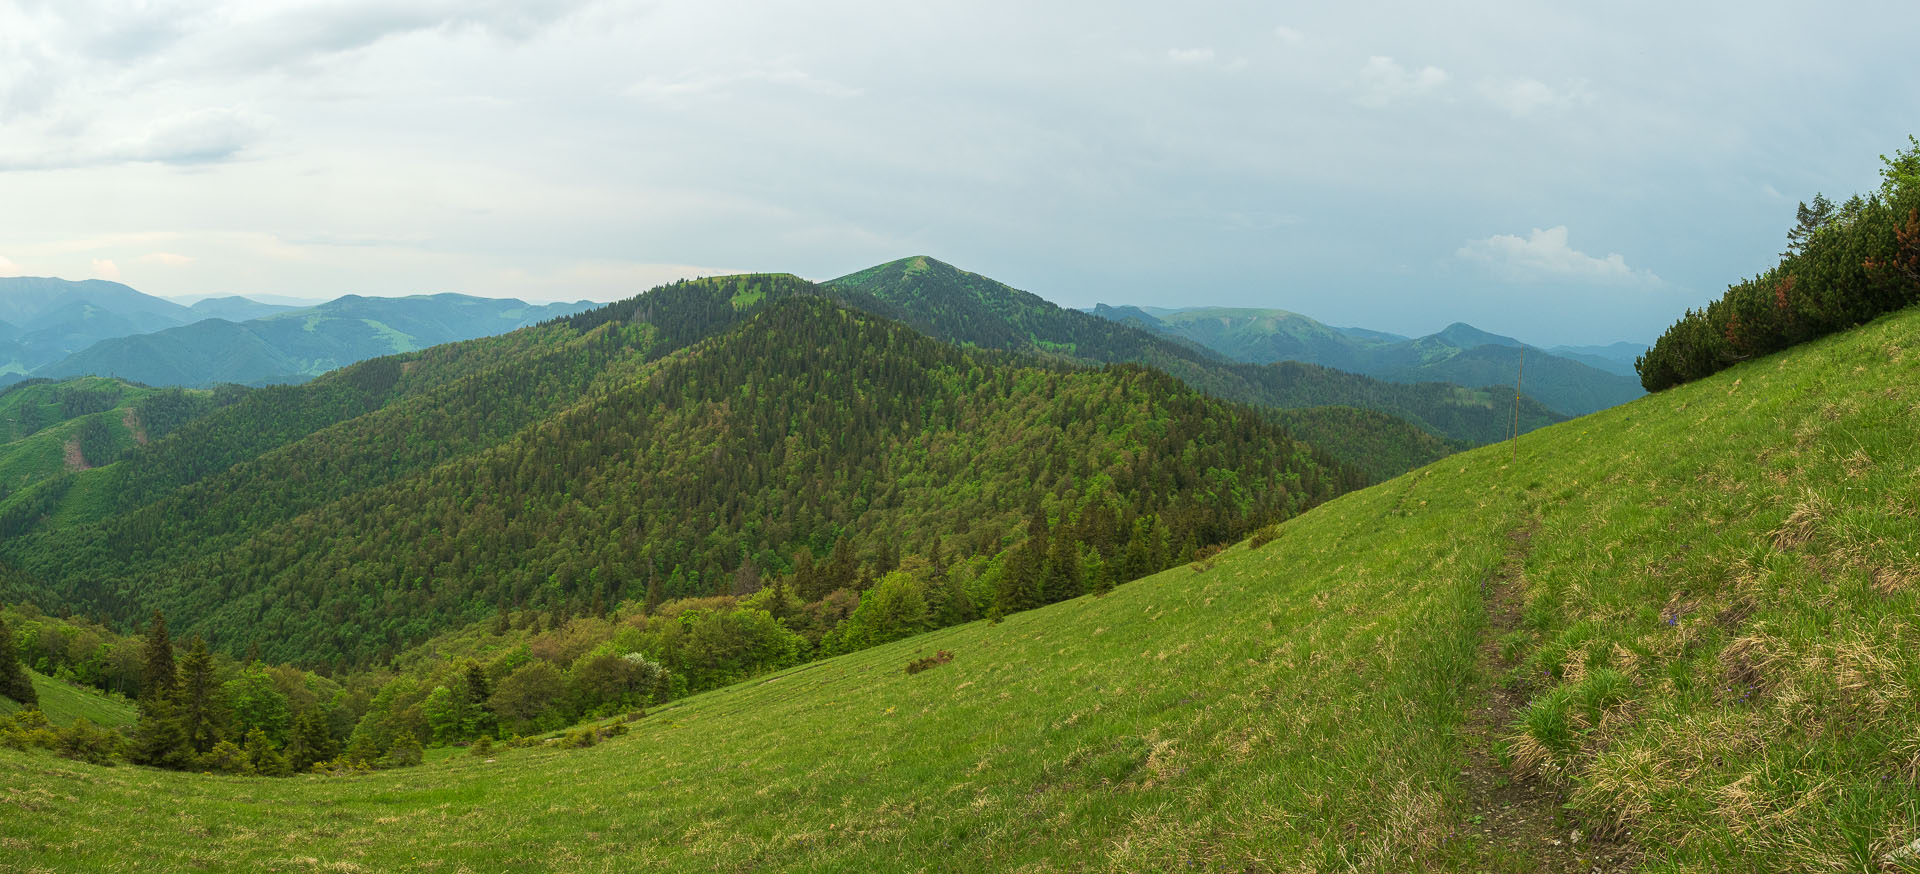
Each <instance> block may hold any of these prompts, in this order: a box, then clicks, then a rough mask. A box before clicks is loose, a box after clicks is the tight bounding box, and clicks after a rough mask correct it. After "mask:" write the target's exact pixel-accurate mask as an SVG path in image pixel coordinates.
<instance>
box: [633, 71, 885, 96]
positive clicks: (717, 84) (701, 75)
mask: <svg viewBox="0 0 1920 874" xmlns="http://www.w3.org/2000/svg"><path fill="white" fill-rule="evenodd" d="M740 85H749V86H750V85H771V86H774V87H776V88H789V89H793V90H797V91H805V92H807V93H809V94H817V95H819V96H821V97H832V98H836V99H841V100H845V99H848V98H853V97H859V96H860V95H862V94H865V93H866V90H865V89H862V88H855V87H852V86H849V85H843V84H841V83H839V82H835V81H833V80H831V79H824V78H821V77H819V76H815V75H813V74H811V73H808V72H806V71H804V70H798V69H794V68H792V67H767V68H761V69H748V70H736V71H732V72H725V73H714V72H708V71H705V70H694V71H690V72H686V73H682V74H680V75H678V76H673V77H669V78H662V77H660V76H648V77H647V78H645V79H642V80H640V81H638V82H635V83H633V84H632V85H629V86H627V95H628V96H630V97H637V98H640V99H642V100H648V101H652V102H656V103H667V102H673V101H676V100H681V99H684V98H689V97H707V96H714V95H724V94H727V93H730V92H731V91H733V90H734V88H735V87H736V86H740Z"/></svg>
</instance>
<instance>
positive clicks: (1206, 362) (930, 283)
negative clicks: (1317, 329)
mask: <svg viewBox="0 0 1920 874" xmlns="http://www.w3.org/2000/svg"><path fill="white" fill-rule="evenodd" d="M826 284H827V286H828V287H829V288H832V289H835V290H837V291H840V292H842V293H845V294H848V295H849V296H850V300H852V301H853V302H854V303H855V304H856V305H859V306H864V307H867V308H869V309H873V310H875V311H877V312H881V313H883V314H886V315H889V316H893V317H895V318H899V319H900V320H901V321H904V322H906V323H907V324H910V325H913V326H914V327H916V328H919V329H920V330H922V331H924V332H926V333H928V334H930V335H932V336H934V337H938V338H941V339H944V340H948V341H951V342H956V343H963V344H973V345H978V346H984V347H987V348H993V349H1008V350H1014V351H1030V352H1035V353H1040V354H1050V355H1057V356H1060V357H1062V358H1065V359H1067V360H1072V361H1081V362H1092V363H1118V362H1131V363H1137V364H1145V365H1147V366H1149V367H1153V368H1156V369H1158V370H1163V371H1165V372H1167V373H1170V374H1172V375H1174V376H1175V377H1178V378H1179V379H1180V380H1181V381H1183V382H1185V383H1187V384H1188V385H1190V386H1192V387H1194V388H1196V389H1198V390H1200V391H1202V392H1205V393H1207V394H1210V395H1213V396H1215V397H1219V398H1224V399H1227V400H1232V401H1238V402H1240V403H1246V404H1253V405H1255V406H1262V407H1272V408H1281V409H1288V408H1304V407H1321V406H1350V407H1356V408H1360V409H1366V410H1373V411H1375V412H1379V413H1385V414H1387V415H1390V416H1396V417H1399V418H1402V419H1405V420H1407V421H1409V422H1412V423H1414V424H1415V425H1418V426H1419V427H1421V428H1425V429H1427V430H1429V431H1430V432H1431V433H1433V434H1435V435H1438V436H1440V437H1442V438H1444V439H1445V440H1446V441H1448V442H1449V443H1451V444H1452V445H1456V446H1457V445H1478V444H1482V443H1488V442H1492V441H1494V440H1499V439H1501V438H1503V437H1505V436H1506V435H1507V433H1508V429H1509V427H1510V421H1511V416H1512V408H1513V390H1512V389H1511V388H1505V389H1502V388H1499V387H1488V388H1484V389H1463V388H1461V387H1460V386H1456V385H1441V384H1438V383H1429V384H1419V385H1403V384H1397V383H1388V382H1384V381H1381V380H1378V379H1373V378H1369V377H1366V376H1358V375H1355V374H1352V373H1345V372H1339V371H1335V370H1332V369H1329V368H1320V367H1313V368H1302V367H1299V366H1295V365H1291V364H1283V365H1279V366H1273V367H1268V366H1262V365H1254V364H1237V363H1233V362H1231V361H1229V360H1227V359H1226V358H1224V357H1223V356H1221V355H1219V354H1218V353H1215V352H1211V351H1208V350H1206V349H1205V348H1203V347H1201V346H1199V345H1197V344H1195V343H1192V342H1189V341H1185V340H1180V339H1176V338H1171V337H1166V336H1162V335H1158V334H1154V333H1151V332H1148V331H1144V330H1140V329H1138V328H1135V327H1132V326H1130V325H1127V324H1121V323H1118V322H1114V321H1110V320H1108V319H1104V318H1101V317H1099V316H1095V315H1091V314H1088V313H1084V312H1080V311H1078V310H1070V309H1064V308H1062V307H1058V306H1055V305H1054V304H1052V303H1050V302H1048V301H1046V300H1045V299H1043V298H1041V297H1039V296H1037V295H1034V294H1031V293H1028V292H1025V291H1020V290H1019V289H1015V288H1012V287H1010V286H1007V285H1005V284H1003V283H1000V282H996V281H994V280H992V279H988V278H986V277H984V276H980V275H978V274H975V273H969V272H967V271H964V270H960V269H959V268H956V267H954V266H952V265H950V264H945V263H943V262H940V261H937V260H935V259H933V258H928V257H925V256H916V257H912V258H903V259H900V260H897V261H892V262H888V263H886V264H881V265H877V266H875V267H870V268H868V269H866V270H862V271H859V272H857V273H853V274H849V275H847V276H843V277H840V278H839V279H834V280H831V281H829V282H828V283H826ZM862 298H867V299H871V300H872V301H873V303H863V302H862ZM1565 418H1566V417H1565V416H1562V415H1559V414H1557V413H1554V412H1552V411H1551V410H1548V409H1546V408H1544V407H1541V406H1540V405H1539V404H1537V403H1535V402H1534V401H1533V400H1531V399H1530V398H1523V399H1522V402H1521V427H1522V429H1523V430H1531V429H1532V428H1536V427H1539V426H1541V425H1545V424H1549V423H1552V422H1557V421H1562V420H1564V419H1565ZM1296 419H1297V417H1296ZM1358 421H1359V420H1356V422H1358ZM1398 431H1399V429H1397V428H1392V429H1389V432H1387V433H1396V432H1398ZM1383 436H1385V435H1384V434H1375V435H1368V437H1369V438H1370V439H1372V438H1380V437H1383ZM1386 440H1387V441H1388V442H1389V443H1390V444H1391V446H1390V448H1388V451H1387V452H1386V454H1385V455H1384V456H1383V455H1380V454H1379V453H1378V452H1370V451H1368V450H1360V451H1347V452H1345V453H1344V454H1343V455H1342V457H1343V458H1346V459H1348V460H1349V462H1350V463H1353V464H1358V465H1363V466H1366V465H1368V464H1369V459H1370V458H1382V457H1405V458H1412V459H1416V460H1417V463H1424V462H1426V461H1431V460H1433V459H1434V458H1437V457H1439V455H1442V454H1445V452H1444V450H1441V449H1439V448H1438V447H1439V446H1440V445H1441V444H1436V443H1434V442H1433V441H1425V440H1421V439H1418V438H1414V439H1412V440H1411V441H1409V440H1406V439H1400V438H1397V437H1386ZM1363 442H1364V441H1363ZM1375 442H1376V443H1377V441H1375ZM1323 445H1324V446H1325V448H1327V449H1328V450H1329V451H1333V452H1341V450H1342V448H1343V447H1341V446H1339V445H1337V444H1334V443H1327V444H1323ZM1377 448H1386V447H1377ZM1372 467H1373V468H1374V469H1375V470H1378V471H1381V472H1383V473H1386V474H1395V473H1399V472H1400V471H1403V470H1406V469H1407V468H1405V467H1397V468H1396V467H1392V466H1390V465H1372Z"/></svg>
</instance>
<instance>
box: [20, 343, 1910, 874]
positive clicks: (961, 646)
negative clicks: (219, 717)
mask: <svg viewBox="0 0 1920 874" xmlns="http://www.w3.org/2000/svg"><path fill="white" fill-rule="evenodd" d="M1917 436H1920V312H1913V311H1909V312H1904V313H1899V314H1895V315H1893V316H1890V317H1887V318H1883V319H1880V320H1879V321H1876V322H1874V323H1872V324H1870V325H1868V326H1866V327H1863V328H1861V329H1858V330H1855V331H1853V332H1850V333H1847V334H1844V335H1836V336H1833V337H1829V338H1826V339H1824V340H1820V341H1816V342H1813V343H1809V344H1806V345H1803V346H1801V347H1798V348H1796V349H1794V350H1792V351H1790V352H1788V353H1785V354H1782V355H1777V356H1773V357H1769V358H1764V359H1760V360H1756V361H1752V362H1748V363H1745V364H1742V365H1740V366H1737V367H1735V368H1732V369H1730V370H1727V371H1725V372H1723V373H1720V374H1718V375H1715V376H1713V377H1711V378H1708V379H1704V380H1701V381H1699V382H1696V383H1692V384H1688V385H1685V386H1682V387H1679V388H1675V389H1672V390H1669V391H1666V392H1663V393H1660V394H1658V395H1654V396H1651V397H1647V398H1644V399H1641V400H1639V401H1636V402H1633V403H1630V404H1627V405H1625V406H1621V407H1617V408H1614V409H1611V410H1607V411H1603V412H1601V413H1597V414H1594V415H1591V416H1587V417H1584V418H1581V419H1577V420H1573V421H1570V422H1567V423H1564V424H1560V425H1556V426H1552V427H1549V428H1546V429H1543V430H1541V431H1537V432H1533V433H1530V434H1527V435H1524V436H1523V437H1522V438H1521V439H1520V440H1519V442H1518V443H1517V444H1515V445H1498V446H1490V447H1485V448H1482V449H1479V450H1475V451H1472V452H1468V453H1464V454H1461V455H1456V456H1452V457H1449V458H1446V459H1443V460H1441V461H1439V462H1436V463H1434V464H1431V465H1429V466H1427V467H1425V468H1422V469H1420V470H1417V471H1414V472H1412V473H1410V474H1407V475H1404V476H1401V477H1399V478H1397V479H1394V480H1391V481H1389V482H1386V483H1383V484H1381V485H1379V486H1375V487H1373V488H1370V489H1366V490H1363V491H1359V492H1355V493H1352V494H1349V495H1347V496H1345V497H1342V498H1339V499H1337V500H1334V501H1332V502H1330V503H1327V504H1325V505H1323V506H1321V507H1319V508H1317V509H1314V510H1312V511H1310V512H1308V513H1306V514H1304V515H1302V516H1299V517H1297V518H1295V519H1292V520H1290V521H1288V522H1285V523H1282V524H1280V525H1278V526H1275V527H1273V528H1271V529H1268V530H1265V531H1262V532H1261V533H1260V534H1258V535H1256V537H1254V538H1253V539H1252V540H1250V541H1248V542H1245V543H1241V544H1239V545H1236V546H1234V547H1231V548H1229V549H1228V550H1226V551H1225V552H1223V553H1221V554H1219V555H1217V556H1215V557H1213V558H1211V559H1207V560H1203V561H1201V562H1197V563H1195V564H1194V565H1191V566H1181V567H1176V568H1174V569H1172V570H1168V571H1165V572H1163V573H1160V574H1158V575H1155V576H1152V577H1148V578H1146V579H1142V580H1138V581H1135V582H1132V583H1129V584H1126V585H1123V586H1121V587H1119V588H1118V589H1117V590H1115V591H1114V592H1113V593H1111V594H1110V595H1107V596H1105V597H1099V598H1096V597H1083V598H1079V599H1076V600H1072V601H1067V602H1063V603H1059V604H1055V605H1053V606H1050V607H1046V608H1042V609H1038V610H1032V611H1028V612H1023V613H1017V614H1014V615H1012V616H1009V617H1008V618H1007V619H1006V620H1005V621H1004V622H1000V623H998V624H991V623H986V622H977V623H973V624H970V625H965V626H960V627H957V628H950V629H945V630H942V631H938V632H934V633H930V634H926V635H922V636H919V637H915V638H911V639H908V640H905V641H901V642H898V643H894V644H890V645H887V646H882V647H878V648H874V649H870V650H866V651H863V652H859V653H855V654H852V655H848V656H842V657H838V658H834V659H830V660H827V661H824V662H818V663H814V664H810V665H805V666H802V667H799V668H795V669H791V670H788V671H785V672H782V673H779V674H775V675H769V676H763V677H759V678H756V679H754V680H751V681H748V682H745V683H742V684H739V685H735V686H731V687H728V688H724V689H720V690H717V691H713V692H709V693H705V694H702V695H698V696H694V697H691V698H687V699H683V700H681V701H677V702H673V703H672V704H670V705H667V706H663V707H659V708H656V709H654V710H652V711H650V712H649V713H648V714H647V715H646V716H645V717H644V718H641V719H638V720H636V721H633V722H631V723H629V724H628V728H629V729H630V731H629V732H628V733H627V734H625V735H622V736H619V737H614V738H611V739H608V740H606V741H603V742H601V743H599V744H598V745H595V746H591V747H587V748H581V749H560V748H558V745H557V744H554V745H536V746H533V747H528V748H519V749H505V748H498V749H496V751H495V753H494V754H493V755H492V756H491V757H489V758H480V757H474V756H469V755H465V754H464V753H460V754H453V755H446V754H441V755H435V756H430V757H429V762H428V763H427V764H426V765H423V766H421V767H418V768H412V769H404V770H397V771H388V772H379V773H373V774H366V775H358V776H346V777H320V776H306V777H296V778H289V779H279V780H272V779H248V778H238V777H231V778H230V777H214V776H203V775H192V774H182V773H173V772H164V771H156V770H150V769H144V768H137V767H129V766H118V767H96V766H90V765H84V764H78V763H75V762H70V761H66V760H63V759H59V758H56V757H54V756H52V755H51V754H47V753H41V752H17V751H11V750H0V854H3V855H0V859H4V860H5V864H6V865H7V866H10V869H11V870H19V871H26V872H32V871H60V872H66V871H129V870H180V871H195V870H236V871H238V870H257V871H369V872H373V871H445V872H460V871H474V872H487V871H570V872H571V871H582V872H586V871H607V872H613V871H620V872H625V871H637V870H688V871H761V870H795V871H863V872H864V871H882V872H886V871H902V872H907V871H1027V872H1045V871H1115V872H1119V871H1234V872H1242V871H1329V872H1331V871H1381V872H1386V871H1417V870H1441V871H1463V872H1466V871H1488V872H1537V871H1562V870H1565V871H1572V870H1579V871H1585V870H1590V869H1592V868H1593V867H1596V866H1598V867H1601V868H1602V869H1603V870H1617V869H1639V870H1648V871H1780V872H1788V871H1813V870H1850V871H1873V870H1898V869H1899V868H1900V866H1902V865H1907V866H1908V867H1909V868H1910V869H1911V870H1920V866H1916V865H1914V864H1913V863H1912V862H1905V861H1901V858H1902V857H1901V856H1899V855H1898V854H1897V852H1896V851H1897V850H1898V849H1899V848H1902V847H1905V846H1906V845H1907V844H1908V843H1909V842H1912V841H1913V840H1914V839H1915V838H1916V837H1920V627H1916V624H1915V622H1914V616H1915V610H1914V608H1915V593H1916V590H1917V589H1920V558H1916V556H1920V533H1917V532H1920V441H1917V440H1916V437H1917ZM1503 593H1505V595H1504V596H1506V597H1510V598H1512V599H1513V604H1512V606H1513V609H1514V610H1516V611H1517V621H1516V622H1514V623H1512V624H1511V625H1510V627H1508V626H1506V625H1500V624H1496V623H1495V622H1494V621H1493V619H1491V618H1490V617H1491V616H1492V615H1493V614H1494V612H1495V604H1496V602H1497V601H1498V599H1499V598H1500V597H1503ZM939 651H946V652H948V653H950V654H951V656H952V659H951V661H950V662H947V663H945V664H941V665H938V666H936V667H933V668H931V669H929V670H925V671H922V672H919V673H915V674H908V673H907V672H906V671H905V670H904V668H905V666H906V665H907V663H908V662H909V661H911V660H914V659H916V658H921V657H925V656H929V655H932V654H934V653H936V652H939ZM1503 696H1505V697H1509V698H1511V700H1515V701H1518V702H1519V705H1518V706H1517V707H1515V708H1513V709H1512V710H1511V713H1510V715H1511V718H1507V717H1506V716H1504V715H1503V716H1502V718H1501V719H1500V720H1498V721H1496V722H1495V723H1494V724H1491V725H1488V724H1483V723H1482V721H1480V720H1476V719H1475V718H1474V714H1475V713H1476V712H1485V710H1486V707H1487V702H1489V701H1495V700H1502V698H1503ZM1498 712H1500V713H1502V714H1506V713H1508V711H1498ZM1488 762H1491V763H1494V765H1493V767H1495V768H1496V769H1497V773H1496V774H1495V775H1494V776H1493V777H1492V778H1491V781H1489V780H1487V779H1482V778H1483V777H1484V776H1485V775H1484V774H1482V773H1481V771H1482V770H1483V769H1484V767H1485V763H1488ZM1515 787H1525V788H1526V789H1527V790H1528V791H1529V792H1531V793H1533V794H1532V795H1530V796H1528V797H1529V798H1531V799H1532V800H1531V801H1528V802H1526V803H1525V804H1523V805H1522V809H1518V810H1516V809H1515V807H1514V805H1515V804H1516V803H1518V802H1514V801H1512V799H1514V798H1516V797H1519V796H1518V795H1517V794H1516V792H1515V791H1514V789H1515ZM1542 799H1545V802H1543V801H1542ZM1522 820H1525V827H1524V828H1522V827H1519V825H1517V824H1518V823H1520V822H1521V821H1522ZM1889 854H1894V855H1892V856H1890V855H1889Z"/></svg>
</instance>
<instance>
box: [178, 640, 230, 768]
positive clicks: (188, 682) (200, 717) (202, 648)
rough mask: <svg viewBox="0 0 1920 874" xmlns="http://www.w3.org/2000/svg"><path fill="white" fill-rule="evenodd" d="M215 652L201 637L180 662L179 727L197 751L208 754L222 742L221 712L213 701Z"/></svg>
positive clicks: (189, 743)
mask: <svg viewBox="0 0 1920 874" xmlns="http://www.w3.org/2000/svg"><path fill="white" fill-rule="evenodd" d="M215 691H216V689H215V684H214V682H213V653H211V652H209V651H208V650H207V641H206V640H205V639H204V638H202V637H200V636H199V635H197V634H196V635H194V636H193V640H192V641H190V642H189V643H188V644H187V654H186V656H185V657H183V658H181V660H180V688H179V691H178V693H177V695H178V699H179V700H178V704H179V712H180V728H181V730H182V731H185V732H186V735H187V744H188V745H189V746H191V747H193V750H194V752H197V753H205V752H207V751H208V750H211V749H213V747H214V745H215V744H217V743H219V742H220V725H219V716H220V714H219V712H218V711H217V709H216V707H217V703H216V702H215V701H214V692H215Z"/></svg>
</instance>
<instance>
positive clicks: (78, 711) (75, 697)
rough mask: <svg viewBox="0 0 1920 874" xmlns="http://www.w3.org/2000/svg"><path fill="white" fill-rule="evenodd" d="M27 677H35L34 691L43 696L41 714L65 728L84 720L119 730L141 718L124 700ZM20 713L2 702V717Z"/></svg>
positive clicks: (40, 677)
mask: <svg viewBox="0 0 1920 874" xmlns="http://www.w3.org/2000/svg"><path fill="white" fill-rule="evenodd" d="M28 673H29V674H30V675H31V676H32V677H33V691H34V692H36V693H38V694H39V696H40V701H39V706H40V712H42V713H45V714H46V715H47V719H48V720H50V721H52V722H53V724H55V725H66V724H67V723H69V722H72V721H73V720H74V719H75V718H77V717H81V716H84V717H86V718H87V719H88V720H89V721H91V722H92V723H93V724H95V725H105V726H108V727H117V726H122V725H132V724H133V722H134V719H135V718H137V716H138V714H137V713H136V712H135V711H134V706H133V703H132V702H130V701H127V700H126V699H124V698H115V697H112V696H109V695H106V694H103V693H101V692H100V691H99V690H98V689H89V688H87V687H85V686H76V685H74V684H72V683H68V682H65V681H63V680H56V679H54V678H52V677H49V676H46V675H45V674H40V673H36V672H33V671H29V672H28ZM19 709H20V705H19V704H17V703H15V702H14V701H12V700H9V699H6V698H0V713H12V712H14V711H15V710H19Z"/></svg>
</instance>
